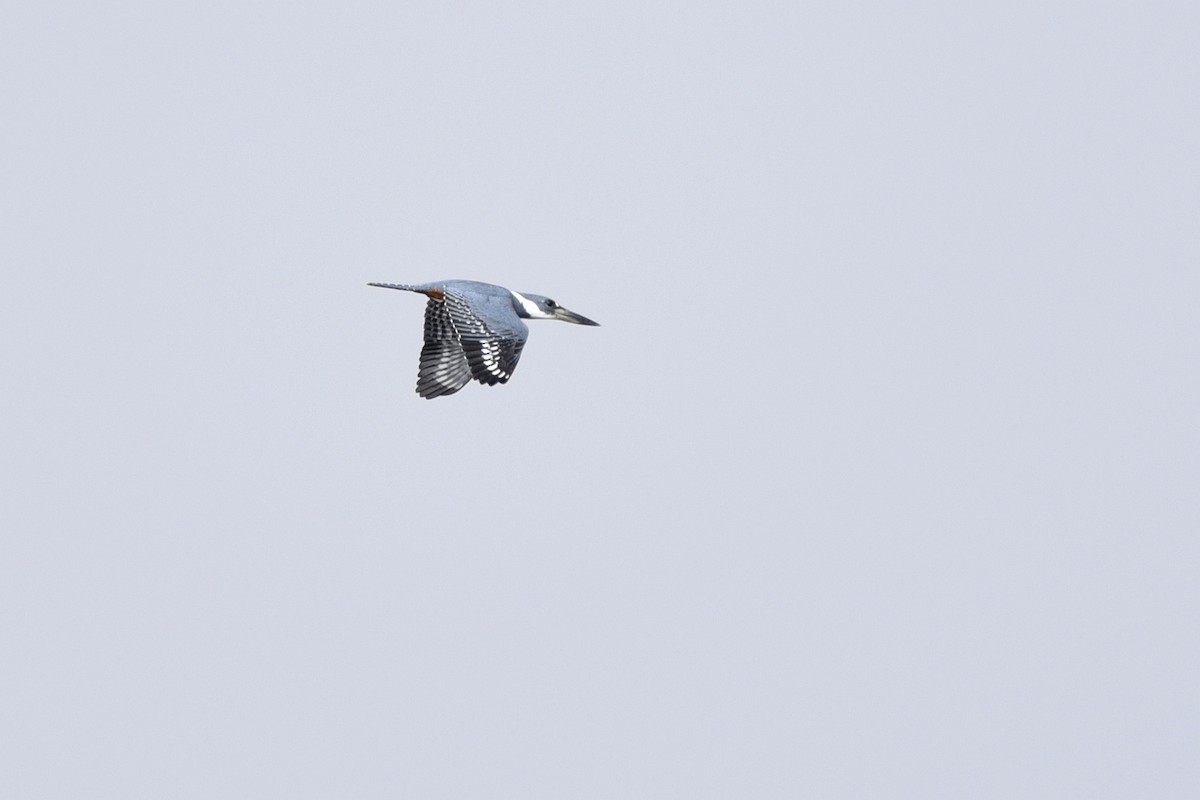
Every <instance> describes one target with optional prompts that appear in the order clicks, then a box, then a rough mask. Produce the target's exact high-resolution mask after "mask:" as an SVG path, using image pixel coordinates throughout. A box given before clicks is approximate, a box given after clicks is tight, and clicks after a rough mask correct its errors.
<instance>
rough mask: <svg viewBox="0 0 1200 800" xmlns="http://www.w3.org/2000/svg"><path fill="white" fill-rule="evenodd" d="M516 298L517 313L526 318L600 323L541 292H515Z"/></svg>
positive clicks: (583, 323) (587, 323) (590, 323)
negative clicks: (566, 307)
mask: <svg viewBox="0 0 1200 800" xmlns="http://www.w3.org/2000/svg"><path fill="white" fill-rule="evenodd" d="M513 297H514V298H515V299H516V301H517V302H516V307H517V314H519V315H520V316H522V317H524V318H525V319H561V320H562V321H563V322H573V323H575V324H576V325H599V324H600V323H599V322H593V321H592V320H590V319H588V318H587V317H585V316H583V315H582V314H576V313H575V312H574V311H569V310H568V309H565V308H563V307H562V306H560V305H559V304H558V303H556V302H554V301H553V300H551V299H550V298H549V297H543V296H542V295H540V294H523V293H521V292H513Z"/></svg>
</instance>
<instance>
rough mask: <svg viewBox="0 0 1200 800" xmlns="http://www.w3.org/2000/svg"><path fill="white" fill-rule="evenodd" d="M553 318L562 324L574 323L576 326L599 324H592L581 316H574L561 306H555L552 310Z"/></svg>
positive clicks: (573, 313) (595, 323)
mask: <svg viewBox="0 0 1200 800" xmlns="http://www.w3.org/2000/svg"><path fill="white" fill-rule="evenodd" d="M554 316H556V317H558V318H559V319H561V320H562V321H563V322H574V323H575V324H576V325H599V324H600V323H599V322H592V321H591V320H590V319H588V318H587V317H585V316H583V315H582V314H576V313H575V312H574V311H567V309H565V308H563V307H562V306H557V307H556V308H555V309H554Z"/></svg>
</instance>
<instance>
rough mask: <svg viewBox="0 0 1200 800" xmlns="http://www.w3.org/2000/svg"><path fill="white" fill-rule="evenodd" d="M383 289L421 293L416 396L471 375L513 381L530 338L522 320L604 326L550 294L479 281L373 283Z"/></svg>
mask: <svg viewBox="0 0 1200 800" xmlns="http://www.w3.org/2000/svg"><path fill="white" fill-rule="evenodd" d="M367 285H368V286H379V287H381V288H383V289H400V290H402V291H406V292H420V293H421V294H423V295H425V296H426V297H428V298H429V302H428V303H427V304H426V305H425V346H424V347H422V348H421V366H420V368H419V369H418V370H417V394H419V395H421V397H424V398H433V397H441V396H442V395H445V394H454V393H455V392H457V391H458V390H459V389H461V388H462V387H464V386H466V385H467V383H469V382H470V381H471V379H472V378H474V379H475V380H477V381H479V382H480V383H486V384H487V385H488V386H494V385H496V384H497V383H508V379H509V378H511V377H512V374H513V370H515V369H516V368H517V359H519V358H520V357H521V349H522V348H523V347H525V340H526V339H527V338H528V337H529V328H527V327H526V326H525V323H524V322H522V320H526V319H560V320H562V321H563V322H573V323H575V324H576V325H599V324H600V323H598V322H592V321H591V320H590V319H588V318H587V317H585V316H582V315H580V314H576V313H575V312H574V311H568V310H567V309H565V308H563V307H562V306H560V305H559V304H558V303H556V302H554V301H553V300H551V299H550V298H549V297H543V296H542V295H540V294H522V293H521V292H514V291H512V290H511V289H505V288H504V287H503V286H495V285H493V284H490V283H480V282H479V281H435V282H434V283H418V284H411V285H410V284H404V283H369V284H367Z"/></svg>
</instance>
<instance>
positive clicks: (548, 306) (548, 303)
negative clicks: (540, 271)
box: [546, 297, 558, 308]
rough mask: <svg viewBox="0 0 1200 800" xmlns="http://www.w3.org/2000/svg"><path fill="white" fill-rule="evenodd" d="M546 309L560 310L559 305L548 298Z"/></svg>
mask: <svg viewBox="0 0 1200 800" xmlns="http://www.w3.org/2000/svg"><path fill="white" fill-rule="evenodd" d="M546 308H558V303H556V302H554V301H553V300H551V299H550V298H548V297H547V298H546Z"/></svg>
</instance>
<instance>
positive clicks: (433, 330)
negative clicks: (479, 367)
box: [417, 297, 471, 398]
mask: <svg viewBox="0 0 1200 800" xmlns="http://www.w3.org/2000/svg"><path fill="white" fill-rule="evenodd" d="M470 380H471V367H470V365H469V364H468V362H467V355H466V353H464V352H463V347H462V345H461V344H460V343H459V341H458V334H457V333H455V330H454V323H453V321H451V319H450V312H449V310H448V309H447V308H446V303H445V302H444V301H442V300H435V299H433V298H432V297H431V298H430V299H429V302H428V303H427V304H426V305H425V346H424V347H422V348H421V367H420V369H419V370H418V371H417V394H419V395H421V397H425V398H430V397H441V396H442V395H444V394H454V393H455V392H457V391H458V390H459V389H461V388H462V387H464V386H466V385H467V383H469V382H470Z"/></svg>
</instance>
